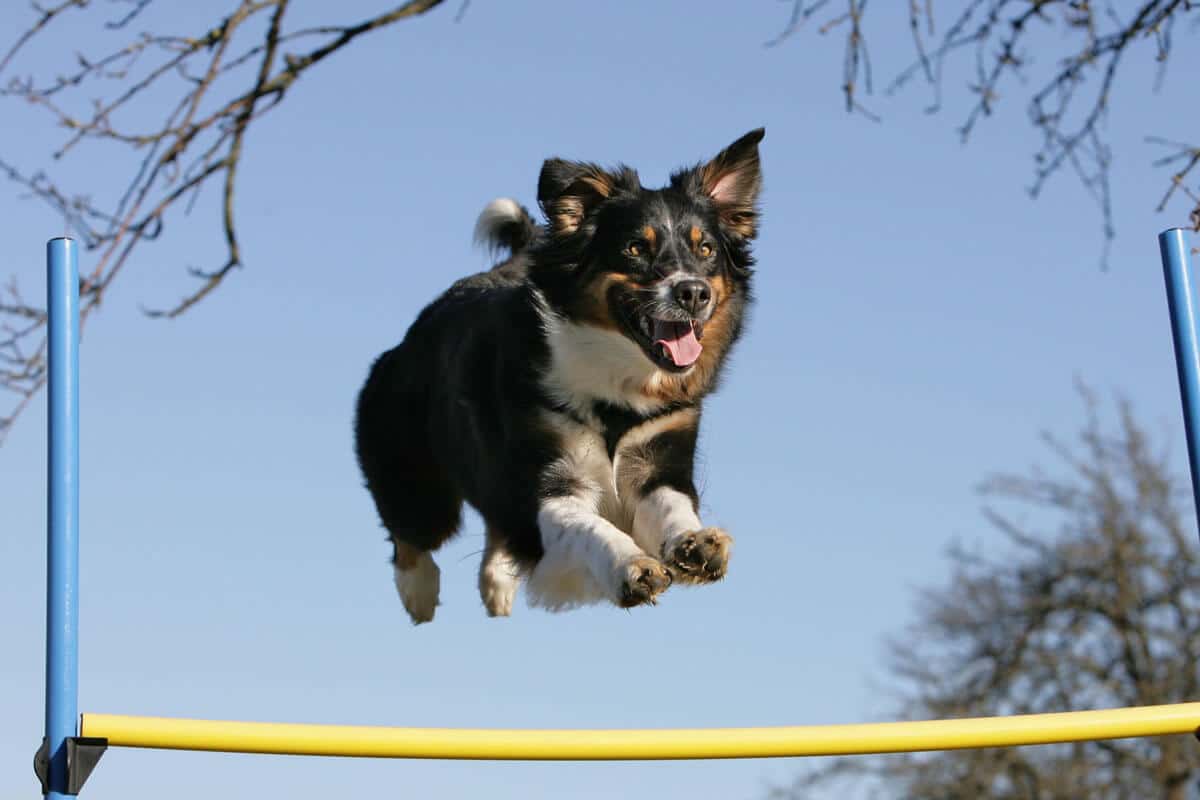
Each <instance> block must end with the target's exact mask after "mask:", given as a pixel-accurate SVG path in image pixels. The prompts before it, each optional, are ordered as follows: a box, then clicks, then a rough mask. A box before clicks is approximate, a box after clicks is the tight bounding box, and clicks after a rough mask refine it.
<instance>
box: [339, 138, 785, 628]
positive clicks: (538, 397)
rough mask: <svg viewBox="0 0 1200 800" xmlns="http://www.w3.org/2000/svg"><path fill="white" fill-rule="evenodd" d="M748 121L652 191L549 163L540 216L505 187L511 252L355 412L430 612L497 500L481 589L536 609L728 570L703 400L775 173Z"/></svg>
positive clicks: (368, 475) (497, 219) (735, 324)
mask: <svg viewBox="0 0 1200 800" xmlns="http://www.w3.org/2000/svg"><path fill="white" fill-rule="evenodd" d="M763 135H764V131H763V129H761V128H760V129H758V130H754V131H751V132H749V133H747V134H746V135H744V136H742V137H741V138H740V139H738V140H737V141H735V142H733V143H732V144H731V145H730V146H729V147H727V148H725V149H724V150H722V151H721V152H720V153H718V154H717V155H716V156H715V157H714V158H713V159H712V160H710V161H708V162H706V163H703V164H699V165H697V166H694V167H691V168H689V169H682V170H679V171H677V172H675V173H674V174H672V175H671V178H670V181H669V183H668V184H667V185H666V186H665V187H663V188H660V189H646V188H643V187H642V185H641V183H640V181H639V179H638V175H637V173H636V172H635V171H634V170H632V169H630V168H629V167H626V166H618V167H617V168H615V169H602V168H601V167H599V166H597V165H595V164H592V163H586V162H576V161H567V160H563V159H560V158H552V159H549V160H547V161H546V162H545V163H544V164H543V166H542V169H541V174H540V176H539V178H538V195H537V197H538V204H539V206H540V207H541V209H542V211H543V213H544V215H545V223H544V224H540V225H539V224H538V223H536V222H535V221H534V219H533V218H532V217H531V215H530V214H529V212H528V211H527V210H526V209H525V208H524V207H522V206H521V205H520V204H519V203H517V202H516V201H515V200H511V199H507V198H502V199H499V200H495V201H493V202H492V203H490V204H489V205H488V206H487V207H486V208H485V209H484V211H483V213H482V214H481V215H480V217H479V220H478V224H477V226H476V238H477V239H478V240H480V241H482V242H483V243H484V244H486V245H489V246H490V247H492V248H493V251H496V252H498V253H499V255H504V251H507V255H508V257H507V258H506V259H504V260H502V261H500V262H499V263H497V264H496V266H494V267H493V268H492V269H491V270H490V271H488V272H483V273H480V274H477V275H473V276H471V277H468V278H464V279H462V280H459V281H458V282H457V283H455V284H454V285H453V286H451V287H450V289H449V290H447V291H446V292H445V293H444V294H443V295H442V296H441V297H439V298H438V299H436V300H434V301H433V302H432V303H431V304H430V305H428V306H427V307H426V308H425V309H424V310H423V311H422V312H421V313H420V315H418V317H417V319H416V320H415V321H414V322H413V324H412V326H411V327H410V328H409V329H408V332H407V334H406V335H405V337H404V340H403V341H402V342H401V343H400V344H399V345H398V346H397V347H395V348H393V349H391V350H389V351H387V352H385V353H383V354H382V355H381V356H380V357H379V358H378V359H377V360H376V361H375V362H374V364H373V366H372V367H371V369H370V373H369V376H368V378H367V380H366V383H365V384H364V385H363V387H362V389H361V391H360V393H359V396H358V403H357V409H356V416H355V424H354V429H355V445H356V453H357V456H358V463H359V466H360V467H361V469H362V473H363V476H364V478H365V482H366V487H367V489H368V491H369V492H370V494H371V496H372V498H373V499H374V502H375V507H376V509H377V511H378V513H379V517H380V519H381V521H382V523H383V527H384V528H386V529H387V532H388V534H389V537H390V539H391V542H392V545H393V556H392V563H393V566H394V569H395V581H396V588H397V590H398V591H399V593H400V598H401V600H402V602H403V604H404V607H405V609H406V610H407V612H408V614H409V616H410V617H411V619H412V621H413V622H414V623H416V624H420V623H423V622H428V621H430V620H432V619H433V616H434V611H435V609H436V607H437V605H438V603H439V590H440V572H439V570H438V566H437V564H436V563H435V562H434V560H433V557H432V553H433V552H434V551H435V550H437V549H438V547H439V546H441V545H442V544H443V543H444V542H445V541H446V540H448V539H449V538H450V537H451V536H453V535H454V534H455V533H456V532H457V530H458V528H459V525H460V520H461V513H462V506H463V503H464V502H466V503H469V504H470V505H471V506H472V507H474V508H475V509H476V510H477V511H478V512H479V514H480V515H481V516H482V517H483V520H484V523H485V546H484V550H483V558H482V563H481V564H480V568H479V592H480V596H481V598H482V600H483V605H484V607H485V608H486V610H487V613H488V614H489V615H490V616H508V615H509V614H510V613H511V611H512V606H513V599H514V595H515V594H516V591H517V589H518V588H519V586H520V584H521V582H522V581H524V583H525V589H526V595H527V600H528V602H529V604H530V605H531V606H535V607H538V606H540V607H544V608H546V609H549V610H564V609H568V608H572V607H577V606H581V605H585V604H591V603H602V602H608V603H612V604H614V605H617V606H620V607H624V608H632V607H635V606H642V605H648V604H649V605H653V604H654V603H655V602H656V600H657V599H658V597H659V595H661V594H662V593H663V592H664V591H665V590H666V589H667V588H668V587H669V586H671V585H672V583H681V584H705V583H712V582H714V581H718V580H720V579H721V578H723V577H724V576H725V574H726V570H727V569H728V566H729V559H730V554H731V552H732V546H733V539H732V538H731V537H730V536H729V534H728V533H726V532H725V531H724V530H721V529H720V528H716V527H706V526H705V525H704V524H703V523H701V521H700V518H699V498H698V495H697V492H696V487H695V483H694V479H693V462H694V458H695V451H696V437H697V433H698V429H699V425H700V412H701V405H702V402H703V399H704V397H705V396H706V395H708V394H709V393H710V392H712V391H713V390H714V389H715V388H716V387H717V383H718V379H719V378H720V375H721V371H722V367H723V366H724V365H725V363H726V361H727V357H728V355H729V353H730V350H731V348H732V347H733V345H734V343H735V342H736V341H737V340H738V337H739V335H740V334H741V333H742V330H743V326H744V323H745V320H746V315H747V310H748V307H749V305H750V303H751V299H752V298H751V276H752V271H753V270H752V268H753V264H754V259H753V256H752V253H751V244H752V242H753V240H754V238H755V235H756V233H757V227H758V219H759V210H758V198H759V194H760V190H761V186H762V176H761V168H760V163H759V154H758V144H759V142H760V141H761V140H762V138H763Z"/></svg>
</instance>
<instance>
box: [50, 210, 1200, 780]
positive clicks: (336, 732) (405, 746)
mask: <svg viewBox="0 0 1200 800" xmlns="http://www.w3.org/2000/svg"><path fill="white" fill-rule="evenodd" d="M1159 247H1160V251H1161V256H1162V263H1163V275H1164V279H1165V282H1166V289H1167V301H1168V307H1169V310H1170V317H1171V330H1172V336H1173V339H1174V344H1175V359H1176V366H1177V369H1178V375H1179V387H1180V395H1181V399H1182V405H1183V412H1184V422H1185V427H1186V431H1187V443H1188V463H1189V467H1190V471H1191V477H1192V491H1193V496H1194V498H1195V499H1196V509H1197V514H1198V515H1200V442H1198V440H1197V436H1198V435H1200V346H1198V343H1197V332H1196V298H1195V291H1194V284H1193V280H1192V275H1191V273H1190V270H1189V265H1188V243H1187V237H1186V234H1185V232H1184V231H1183V230H1182V229H1178V228H1175V229H1171V230H1168V231H1165V232H1163V233H1162V234H1160V235H1159ZM47 257H48V265H47V284H48V295H49V303H48V308H49V347H48V350H49V391H48V400H49V458H48V463H49V476H48V477H49V481H48V492H49V520H48V536H49V540H48V559H47V614H46V729H45V739H44V740H43V744H42V748H41V749H40V750H39V751H38V754H37V756H36V757H35V770H36V772H37V773H38V776H39V778H40V779H41V781H42V793H43V794H44V795H45V796H46V797H49V798H65V797H70V796H73V795H76V794H78V793H79V791H80V789H81V788H82V786H83V782H84V781H85V780H86V778H87V776H88V774H89V773H90V772H91V770H92V768H93V767H94V766H95V764H96V762H97V761H98V759H99V757H100V755H101V754H102V753H103V752H104V751H105V749H106V748H107V747H137V748H152V749H171V750H206V751H219V752H230V753H270V754H286V755H319V756H356V757H373V758H437V759H483V760H525V761H575V760H579V761H582V760H622V761H624V760H666V759H717V758H769V757H791V756H827V755H855V754H870V753H895V752H913V751H921V750H949V749H963V748H975V747H1012V746H1018V745H1034V744H1051V743H1061V742H1073V741H1090V740H1098V739H1118V738H1127V737H1138V736H1163V735H1169V734H1180V733H1192V732H1195V731H1197V729H1198V728H1200V702H1193V703H1177V704H1172V705H1161V706H1146V707H1141V708H1118V709H1108V710H1098V711H1075V712H1068V713H1060V714H1033V715H1025V716H1009V717H985V718H977V719H958V720H927V721H916V722H885V723H873V724H857V725H813V726H798V727H766V728H712V729H677V730H665V729H664V730H653V729H646V730H504V729H487V730H472V729H449V728H385V727H360V726H340V725H298V724H277V723H262V722H232V721H218V720H194V719H165V718H158V717H132V716H117V715H109V714H90V713H84V714H83V715H82V716H80V715H79V712H78V672H79V664H78V635H79V630H78V611H79V609H78V586H79V395H78V380H79V351H78V346H79V271H78V246H77V244H76V243H75V242H74V241H73V240H71V239H53V240H51V241H50V242H49V244H48V245H47ZM1198 519H1200V516H1198Z"/></svg>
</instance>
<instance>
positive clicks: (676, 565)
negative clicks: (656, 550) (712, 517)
mask: <svg viewBox="0 0 1200 800" xmlns="http://www.w3.org/2000/svg"><path fill="white" fill-rule="evenodd" d="M732 552H733V537H732V536H730V535H729V534H728V533H726V532H725V531H723V530H721V529H720V528H702V529H700V530H698V531H684V532H683V533H680V534H678V535H677V536H675V537H674V538H673V539H671V540H670V541H668V542H667V543H666V545H665V546H664V547H663V555H664V558H663V561H664V562H665V563H666V565H667V568H668V569H670V570H671V577H673V578H674V579H675V580H677V581H680V582H681V583H713V582H714V581H719V580H721V578H724V577H725V573H726V572H727V571H728V570H729V556H730V555H731V554H732Z"/></svg>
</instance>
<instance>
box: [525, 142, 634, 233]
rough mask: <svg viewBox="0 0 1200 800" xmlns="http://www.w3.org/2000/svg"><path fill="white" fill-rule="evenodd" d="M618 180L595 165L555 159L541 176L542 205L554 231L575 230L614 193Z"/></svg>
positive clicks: (539, 184) (540, 193)
mask: <svg viewBox="0 0 1200 800" xmlns="http://www.w3.org/2000/svg"><path fill="white" fill-rule="evenodd" d="M618 181H619V178H618V177H617V176H615V175H612V174H610V173H608V172H606V171H605V170H603V169H601V168H600V167H598V166H596V165H595V164H587V163H583V162H579V161H564V160H563V159H561V158H551V159H548V160H547V161H546V163H544V164H542V174H541V175H540V176H539V177H538V205H540V206H541V207H542V211H544V212H545V213H546V219H548V220H549V221H550V228H551V230H553V231H554V233H556V234H570V233H574V232H575V231H576V230H578V229H579V225H580V224H581V223H582V222H583V218H584V217H585V216H587V215H588V213H589V212H590V211H592V210H593V209H594V208H595V207H596V206H598V205H599V204H600V203H602V202H604V201H605V200H607V199H608V198H609V197H611V196H612V194H613V192H614V191H615V190H616V188H617V184H618Z"/></svg>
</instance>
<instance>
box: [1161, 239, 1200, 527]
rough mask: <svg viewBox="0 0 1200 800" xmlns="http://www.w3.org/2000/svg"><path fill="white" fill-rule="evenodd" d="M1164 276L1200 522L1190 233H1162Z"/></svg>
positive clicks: (1198, 370)
mask: <svg viewBox="0 0 1200 800" xmlns="http://www.w3.org/2000/svg"><path fill="white" fill-rule="evenodd" d="M1158 249H1159V252H1160V254H1161V255H1162V264H1163V278H1164V279H1165V280H1166V283H1167V307H1168V308H1169V309H1170V312H1171V335H1172V338H1173V339H1174V340H1175V367H1176V370H1177V371H1178V373H1179V396H1180V399H1181V400H1182V401H1183V424H1184V430H1185V431H1186V432H1187V447H1188V465H1189V466H1190V467H1191V471H1192V498H1193V500H1194V501H1195V509H1196V521H1197V524H1200V441H1197V438H1196V437H1197V436H1200V347H1197V343H1196V292H1195V284H1194V282H1193V281H1192V272H1191V268H1190V267H1189V266H1188V242H1187V234H1186V233H1185V232H1184V230H1183V229H1182V228H1171V229H1170V230H1166V231H1163V232H1162V233H1160V234H1159V235H1158Z"/></svg>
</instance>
